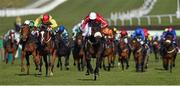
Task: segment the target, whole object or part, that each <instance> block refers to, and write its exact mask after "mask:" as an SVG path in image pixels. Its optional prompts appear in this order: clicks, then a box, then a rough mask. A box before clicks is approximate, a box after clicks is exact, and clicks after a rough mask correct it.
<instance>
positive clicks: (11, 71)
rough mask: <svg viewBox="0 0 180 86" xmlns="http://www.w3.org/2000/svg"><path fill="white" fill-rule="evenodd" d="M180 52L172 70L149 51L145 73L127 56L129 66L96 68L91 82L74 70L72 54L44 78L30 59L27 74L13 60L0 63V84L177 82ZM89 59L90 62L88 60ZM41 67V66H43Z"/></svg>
mask: <svg viewBox="0 0 180 86" xmlns="http://www.w3.org/2000/svg"><path fill="white" fill-rule="evenodd" d="M178 57H180V55H178V56H177V59H176V67H175V68H173V72H172V73H170V72H169V71H165V70H162V63H161V61H159V62H155V59H154V55H153V54H151V57H150V60H149V68H148V70H147V71H146V72H143V73H137V72H135V67H134V61H133V58H132V57H131V60H130V68H129V69H128V70H125V71H124V72H122V71H121V68H120V67H117V63H116V67H115V68H113V69H112V70H111V71H110V72H108V71H104V70H102V69H101V70H100V77H99V78H98V80H97V81H93V80H92V79H93V76H92V75H90V76H85V71H84V72H78V71H77V69H76V67H74V66H73V60H72V57H71V59H70V70H69V71H66V70H65V69H63V70H62V71H61V70H60V69H58V68H56V67H55V73H54V76H53V77H45V73H44V71H45V70H44V69H43V76H42V77H36V76H35V75H34V74H35V73H37V72H36V71H34V69H35V67H34V65H33V63H32V62H31V69H30V75H23V74H24V73H21V72H20V60H16V63H15V64H14V65H11V64H5V63H2V62H0V69H1V72H0V84H1V85H12V84H16V85H26V84H28V85H34V84H36V85H58V84H61V85H79V84H80V85H90V84H93V85H132V84H136V85H147V84H149V85H179V84H180V82H179V81H180V75H179V71H180V63H179V60H180V58H178ZM92 62H94V61H93V60H92ZM43 67H44V66H43Z"/></svg>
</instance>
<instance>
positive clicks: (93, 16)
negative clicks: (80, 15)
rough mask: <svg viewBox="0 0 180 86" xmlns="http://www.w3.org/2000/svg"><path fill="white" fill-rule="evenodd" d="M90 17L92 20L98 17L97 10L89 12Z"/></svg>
mask: <svg viewBox="0 0 180 86" xmlns="http://www.w3.org/2000/svg"><path fill="white" fill-rule="evenodd" d="M89 18H90V20H95V19H96V18H97V14H96V13H95V12H91V13H90V14H89Z"/></svg>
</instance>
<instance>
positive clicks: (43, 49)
mask: <svg viewBox="0 0 180 86" xmlns="http://www.w3.org/2000/svg"><path fill="white" fill-rule="evenodd" d="M39 38H40V45H39V50H40V52H39V55H40V60H41V63H40V70H39V72H40V74H41V72H42V57H43V60H44V62H45V68H46V76H48V75H49V74H48V71H50V76H53V68H54V63H55V59H56V48H55V42H54V40H53V38H52V36H51V32H50V31H47V29H46V28H45V27H41V30H40V37H39ZM48 57H49V58H48Z"/></svg>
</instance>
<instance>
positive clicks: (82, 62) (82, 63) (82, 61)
mask: <svg viewBox="0 0 180 86" xmlns="http://www.w3.org/2000/svg"><path fill="white" fill-rule="evenodd" d="M80 60H81V70H82V71H84V60H83V57H81V59H80Z"/></svg>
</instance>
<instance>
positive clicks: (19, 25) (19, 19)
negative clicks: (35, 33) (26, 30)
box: [15, 16, 21, 27]
mask: <svg viewBox="0 0 180 86" xmlns="http://www.w3.org/2000/svg"><path fill="white" fill-rule="evenodd" d="M15 26H16V27H21V18H20V17H19V16H17V17H16V22H15Z"/></svg>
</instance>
